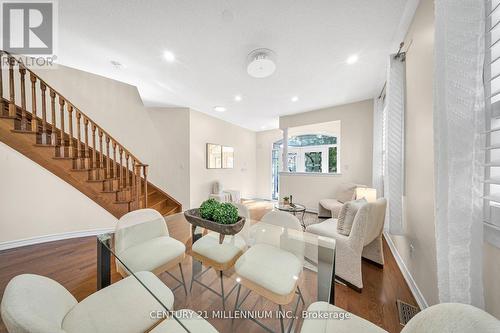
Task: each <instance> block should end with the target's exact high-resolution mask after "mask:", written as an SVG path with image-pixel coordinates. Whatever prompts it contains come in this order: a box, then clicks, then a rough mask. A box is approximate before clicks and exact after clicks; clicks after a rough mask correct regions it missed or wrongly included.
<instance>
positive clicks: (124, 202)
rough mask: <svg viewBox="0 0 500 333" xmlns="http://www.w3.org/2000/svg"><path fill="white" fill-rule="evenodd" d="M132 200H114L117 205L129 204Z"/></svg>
mask: <svg viewBox="0 0 500 333" xmlns="http://www.w3.org/2000/svg"><path fill="white" fill-rule="evenodd" d="M133 201H134V200H124V201H115V204H117V205H123V204H127V205H128V204H129V203H131V202H133Z"/></svg>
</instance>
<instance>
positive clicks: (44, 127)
mask: <svg viewBox="0 0 500 333" xmlns="http://www.w3.org/2000/svg"><path fill="white" fill-rule="evenodd" d="M40 89H41V90H42V144H44V145H46V144H47V143H49V140H48V135H47V99H46V96H45V92H46V90H47V86H46V85H45V83H43V81H40Z"/></svg>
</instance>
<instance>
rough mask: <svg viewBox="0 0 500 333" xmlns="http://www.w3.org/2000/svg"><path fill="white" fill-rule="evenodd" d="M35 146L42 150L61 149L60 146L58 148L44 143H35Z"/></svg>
mask: <svg viewBox="0 0 500 333" xmlns="http://www.w3.org/2000/svg"><path fill="white" fill-rule="evenodd" d="M33 146H35V147H40V148H57V147H59V146H56V145H52V144H43V143H35V144H34V145H33Z"/></svg>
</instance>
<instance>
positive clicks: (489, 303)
mask: <svg viewBox="0 0 500 333" xmlns="http://www.w3.org/2000/svg"><path fill="white" fill-rule="evenodd" d="M483 250H484V252H483V265H484V271H483V277H484V304H485V309H486V311H488V312H489V313H491V314H492V315H494V316H495V317H497V318H498V319H500V283H499V282H498V281H499V280H500V249H499V248H498V247H495V246H493V245H491V244H490V243H488V242H485V243H484V248H483Z"/></svg>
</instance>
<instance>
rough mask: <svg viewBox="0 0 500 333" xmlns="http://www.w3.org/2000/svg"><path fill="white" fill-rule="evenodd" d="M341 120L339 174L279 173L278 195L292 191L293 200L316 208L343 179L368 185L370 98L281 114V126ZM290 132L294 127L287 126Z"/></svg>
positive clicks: (370, 150)
mask: <svg viewBox="0 0 500 333" xmlns="http://www.w3.org/2000/svg"><path fill="white" fill-rule="evenodd" d="M331 121H340V132H341V133H340V145H341V146H340V153H339V161H340V172H341V173H340V174H338V175H323V174H321V175H320V174H314V175H304V174H290V173H281V174H280V182H279V183H280V196H283V195H285V194H286V195H288V194H292V195H293V197H294V201H295V202H298V203H303V204H305V205H306V207H307V208H308V210H311V211H317V209H318V202H319V200H321V199H325V198H333V197H334V194H335V191H336V189H337V186H338V185H339V184H342V183H345V182H354V183H358V184H366V185H371V182H372V157H373V156H372V150H373V101H372V100H366V101H361V102H356V103H351V104H346V105H341V106H335V107H330V108H325V109H320V110H315V111H309V112H304V113H299V114H294V115H289V116H283V117H280V128H282V129H284V128H293V127H298V126H304V125H312V126H311V128H312V129H313V128H314V127H315V126H314V124H319V123H325V122H331ZM290 131H291V133H292V135H293V133H294V132H293V131H294V130H293V129H291V130H290Z"/></svg>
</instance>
